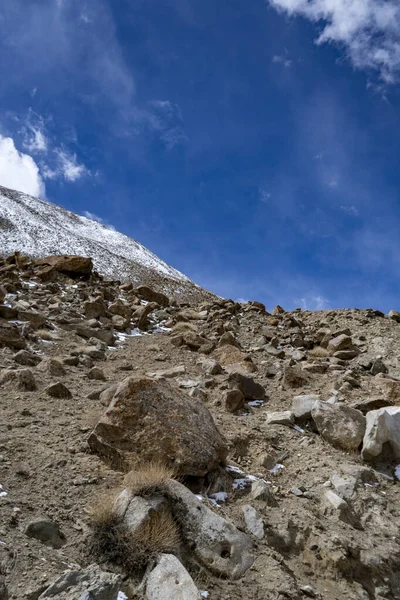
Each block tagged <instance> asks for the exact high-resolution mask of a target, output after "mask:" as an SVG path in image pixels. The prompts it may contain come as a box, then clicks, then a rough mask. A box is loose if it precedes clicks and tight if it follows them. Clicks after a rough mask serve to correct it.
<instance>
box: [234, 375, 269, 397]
mask: <svg viewBox="0 0 400 600" xmlns="http://www.w3.org/2000/svg"><path fill="white" fill-rule="evenodd" d="M229 383H230V384H231V386H232V387H234V388H236V389H239V390H240V391H241V392H242V394H243V396H244V397H245V398H246V399H247V400H262V399H263V398H265V396H266V394H265V389H264V388H263V386H262V385H261V384H260V383H257V382H256V381H254V379H253V378H252V377H250V376H249V375H243V373H240V372H238V371H233V372H231V373H230V374H229Z"/></svg>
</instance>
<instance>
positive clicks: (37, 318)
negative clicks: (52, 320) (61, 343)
mask: <svg viewBox="0 0 400 600" xmlns="http://www.w3.org/2000/svg"><path fill="white" fill-rule="evenodd" d="M18 320H19V321H24V322H27V323H29V324H30V326H31V329H33V330H34V331H36V330H37V329H41V328H42V327H44V326H45V325H46V317H45V316H44V315H42V314H41V313H39V312H36V311H34V310H19V311H18Z"/></svg>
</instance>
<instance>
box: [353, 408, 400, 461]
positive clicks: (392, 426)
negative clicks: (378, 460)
mask: <svg viewBox="0 0 400 600" xmlns="http://www.w3.org/2000/svg"><path fill="white" fill-rule="evenodd" d="M366 419H367V427H366V431H365V436H364V441H363V449H362V457H363V458H364V459H366V460H369V459H372V458H375V457H376V456H379V455H380V454H381V452H382V450H383V446H384V444H389V446H390V448H391V450H392V453H393V455H394V457H395V458H396V459H397V460H399V459H400V407H398V406H388V407H386V408H380V409H379V410H372V411H371V412H369V413H367V417H366Z"/></svg>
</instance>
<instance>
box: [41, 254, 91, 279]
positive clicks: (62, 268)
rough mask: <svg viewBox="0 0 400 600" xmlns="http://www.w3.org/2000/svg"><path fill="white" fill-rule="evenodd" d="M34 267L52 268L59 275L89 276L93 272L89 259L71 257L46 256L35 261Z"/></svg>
mask: <svg viewBox="0 0 400 600" xmlns="http://www.w3.org/2000/svg"><path fill="white" fill-rule="evenodd" d="M34 264H35V266H44V267H52V268H53V269H56V270H57V271H59V272H60V273H67V274H70V273H73V274H77V275H90V274H91V272H92V271H93V261H92V259H91V258H85V257H83V256H73V255H59V256H46V257H45V258H40V259H39V260H35V262H34Z"/></svg>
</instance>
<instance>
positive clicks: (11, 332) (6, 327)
mask: <svg viewBox="0 0 400 600" xmlns="http://www.w3.org/2000/svg"><path fill="white" fill-rule="evenodd" d="M3 346H7V347H8V348H15V349H16V350H21V349H24V348H26V340H25V338H23V337H22V336H21V332H20V330H19V329H18V327H17V326H16V325H13V324H10V323H7V322H5V321H4V322H0V348H1V347H3Z"/></svg>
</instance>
